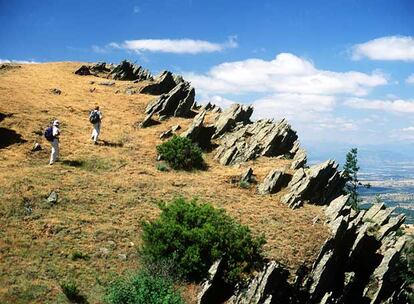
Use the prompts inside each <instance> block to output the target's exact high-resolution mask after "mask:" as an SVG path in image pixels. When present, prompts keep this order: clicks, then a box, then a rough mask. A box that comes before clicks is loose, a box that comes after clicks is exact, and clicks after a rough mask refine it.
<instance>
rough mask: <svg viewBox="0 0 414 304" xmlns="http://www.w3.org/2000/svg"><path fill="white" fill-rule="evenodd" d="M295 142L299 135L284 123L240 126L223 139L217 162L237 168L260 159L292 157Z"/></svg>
mask: <svg viewBox="0 0 414 304" xmlns="http://www.w3.org/2000/svg"><path fill="white" fill-rule="evenodd" d="M223 114H224V113H223ZM221 115H222V114H221ZM221 115H220V116H221ZM226 116H227V115H226ZM216 125H217V124H216ZM216 133H217V131H216ZM296 139H297V135H296V132H295V131H293V130H292V129H291V127H290V125H289V124H288V123H287V122H286V121H285V120H281V121H279V122H276V123H275V122H273V121H271V120H258V121H256V122H254V123H251V124H247V125H243V123H241V124H239V125H238V126H236V127H235V128H234V130H233V131H232V132H230V133H227V134H225V135H224V136H223V137H222V138H221V143H220V146H219V148H218V149H217V152H216V155H215V159H216V160H218V161H219V162H220V163H221V164H222V165H234V164H237V163H241V162H245V161H248V160H251V159H255V158H257V157H259V156H268V157H270V156H277V155H283V154H285V153H289V151H290V150H291V149H292V146H293V144H294V142H295V141H296Z"/></svg>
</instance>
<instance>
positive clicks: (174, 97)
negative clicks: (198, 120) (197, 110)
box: [145, 82, 195, 117]
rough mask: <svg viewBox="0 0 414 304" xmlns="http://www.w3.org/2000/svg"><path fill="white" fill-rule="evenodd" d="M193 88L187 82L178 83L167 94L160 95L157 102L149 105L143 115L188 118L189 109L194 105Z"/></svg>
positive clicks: (189, 114)
mask: <svg viewBox="0 0 414 304" xmlns="http://www.w3.org/2000/svg"><path fill="white" fill-rule="evenodd" d="M194 95H195V91H194V88H192V87H191V86H190V84H189V83H188V82H181V83H179V84H178V85H177V86H176V87H175V88H174V89H172V90H171V91H170V92H169V93H168V94H162V95H161V96H160V97H159V98H158V99H157V100H155V101H154V102H152V103H150V104H149V105H148V106H147V108H146V111H145V113H146V114H150V113H152V114H155V113H157V114H158V115H166V116H177V117H190V116H191V113H192V112H191V107H192V106H193V104H194Z"/></svg>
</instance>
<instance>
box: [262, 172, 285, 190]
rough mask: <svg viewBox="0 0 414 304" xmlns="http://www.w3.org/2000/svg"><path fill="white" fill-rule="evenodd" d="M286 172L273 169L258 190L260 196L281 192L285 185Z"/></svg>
mask: <svg viewBox="0 0 414 304" xmlns="http://www.w3.org/2000/svg"><path fill="white" fill-rule="evenodd" d="M283 179H284V172H283V171H280V170H276V169H273V170H271V171H270V172H269V174H268V175H267V176H266V178H265V179H264V181H263V183H261V184H260V185H259V186H258V187H257V190H258V192H259V194H262V195H263V194H270V193H275V192H277V191H279V190H280V188H281V187H282V185H283Z"/></svg>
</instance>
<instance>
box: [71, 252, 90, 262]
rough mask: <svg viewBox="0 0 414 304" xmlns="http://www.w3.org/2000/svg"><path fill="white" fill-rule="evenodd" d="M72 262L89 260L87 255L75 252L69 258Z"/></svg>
mask: <svg viewBox="0 0 414 304" xmlns="http://www.w3.org/2000/svg"><path fill="white" fill-rule="evenodd" d="M71 259H72V261H77V260H85V261H87V260H89V255H88V254H86V253H83V252H80V251H75V252H74V253H72V256H71Z"/></svg>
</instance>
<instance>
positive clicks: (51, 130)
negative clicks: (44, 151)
mask: <svg viewBox="0 0 414 304" xmlns="http://www.w3.org/2000/svg"><path fill="white" fill-rule="evenodd" d="M59 125H60V123H59V120H57V119H55V120H54V121H53V123H52V125H51V126H49V127H48V128H47V129H46V131H45V134H44V135H45V137H46V139H47V140H48V141H49V142H50V145H51V146H52V152H51V153H50V161H49V165H53V163H55V162H56V161H57V160H58V158H59V135H60V130H59Z"/></svg>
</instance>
